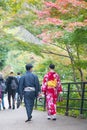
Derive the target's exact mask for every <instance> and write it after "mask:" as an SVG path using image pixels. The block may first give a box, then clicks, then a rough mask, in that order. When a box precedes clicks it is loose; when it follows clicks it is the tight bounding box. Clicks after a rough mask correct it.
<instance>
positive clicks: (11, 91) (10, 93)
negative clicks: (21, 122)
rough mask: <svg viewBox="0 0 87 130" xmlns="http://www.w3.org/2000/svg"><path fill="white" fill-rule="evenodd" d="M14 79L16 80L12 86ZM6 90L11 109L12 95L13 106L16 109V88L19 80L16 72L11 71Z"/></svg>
mask: <svg viewBox="0 0 87 130" xmlns="http://www.w3.org/2000/svg"><path fill="white" fill-rule="evenodd" d="M12 81H15V84H16V85H14V87H13V86H12ZM6 86H7V88H6V91H7V93H8V104H9V109H11V97H12V106H13V109H15V94H16V89H17V87H18V81H17V78H16V77H15V76H14V72H13V71H11V72H10V75H9V76H8V78H7V79H6Z"/></svg>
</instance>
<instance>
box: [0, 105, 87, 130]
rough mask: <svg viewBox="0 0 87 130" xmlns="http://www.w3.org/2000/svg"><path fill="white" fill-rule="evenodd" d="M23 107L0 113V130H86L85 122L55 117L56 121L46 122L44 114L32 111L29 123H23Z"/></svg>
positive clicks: (24, 118)
mask: <svg viewBox="0 0 87 130" xmlns="http://www.w3.org/2000/svg"><path fill="white" fill-rule="evenodd" d="M26 119H27V117H26V112H25V108H24V107H20V108H19V109H15V110H8V109H6V110H2V111H0V130H87V120H84V119H75V118H72V117H66V116H61V115H58V116H57V120H56V121H52V120H47V119H46V112H41V111H37V110H34V111H33V118H32V121H31V122H27V123H25V120H26Z"/></svg>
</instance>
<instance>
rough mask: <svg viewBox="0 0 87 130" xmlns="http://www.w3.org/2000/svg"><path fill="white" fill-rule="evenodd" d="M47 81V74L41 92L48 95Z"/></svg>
mask: <svg viewBox="0 0 87 130" xmlns="http://www.w3.org/2000/svg"><path fill="white" fill-rule="evenodd" d="M47 81H48V75H47V74H46V75H45V76H44V78H43V82H42V86H41V91H42V92H43V93H44V94H46V90H47Z"/></svg>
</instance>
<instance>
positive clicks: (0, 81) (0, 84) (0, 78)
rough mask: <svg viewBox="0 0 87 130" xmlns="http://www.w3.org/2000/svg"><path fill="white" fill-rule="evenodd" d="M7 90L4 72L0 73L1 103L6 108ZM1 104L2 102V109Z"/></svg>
mask: <svg viewBox="0 0 87 130" xmlns="http://www.w3.org/2000/svg"><path fill="white" fill-rule="evenodd" d="M5 91H6V85H5V80H4V78H3V76H2V73H0V99H1V104H2V107H3V109H5V104H4V94H5ZM1 104H0V109H1Z"/></svg>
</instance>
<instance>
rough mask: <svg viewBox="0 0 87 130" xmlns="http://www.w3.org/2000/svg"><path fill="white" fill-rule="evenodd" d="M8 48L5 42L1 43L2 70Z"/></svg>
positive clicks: (0, 65)
mask: <svg viewBox="0 0 87 130" xmlns="http://www.w3.org/2000/svg"><path fill="white" fill-rule="evenodd" d="M7 52H8V48H7V47H6V45H5V44H0V70H1V69H2V68H3V67H4V66H5V61H6V58H7Z"/></svg>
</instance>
